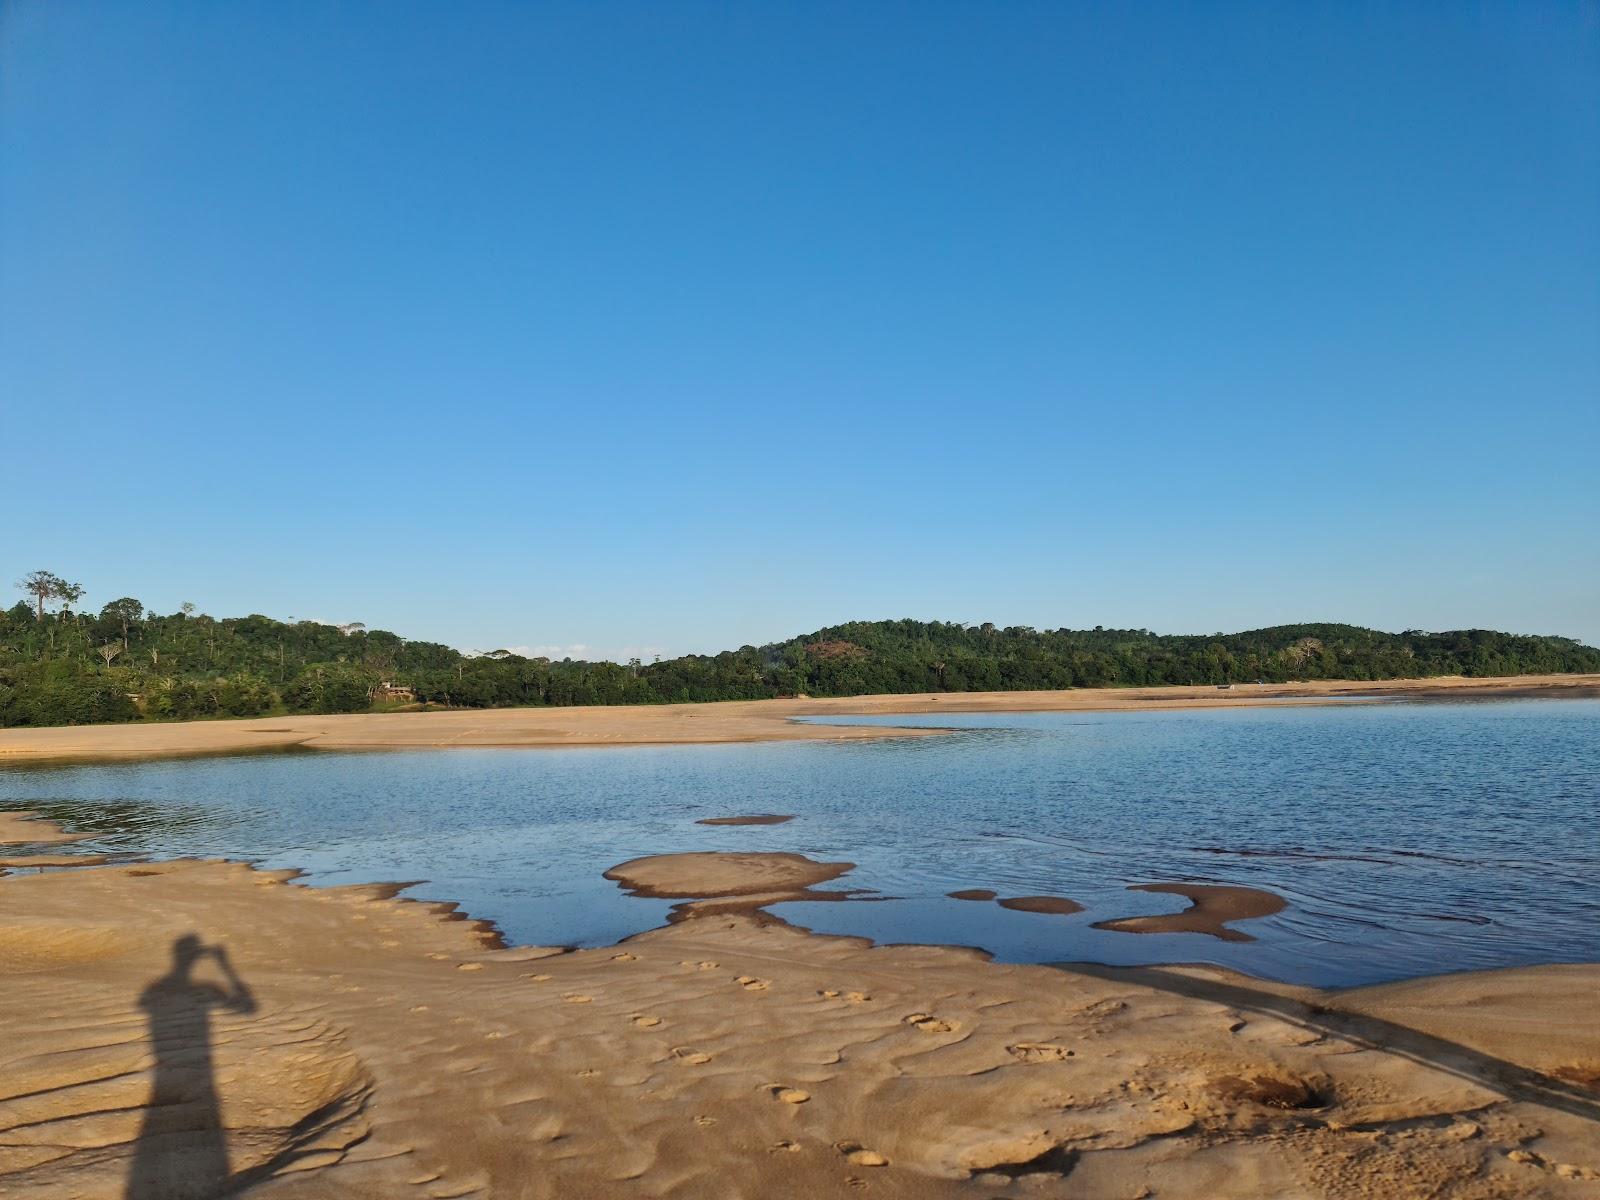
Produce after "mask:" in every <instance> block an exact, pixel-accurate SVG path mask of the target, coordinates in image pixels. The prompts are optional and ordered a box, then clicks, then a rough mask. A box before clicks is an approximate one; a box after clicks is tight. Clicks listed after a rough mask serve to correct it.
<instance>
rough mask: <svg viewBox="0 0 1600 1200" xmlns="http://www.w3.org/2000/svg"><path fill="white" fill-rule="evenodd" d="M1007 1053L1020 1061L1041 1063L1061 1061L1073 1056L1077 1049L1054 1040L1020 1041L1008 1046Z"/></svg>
mask: <svg viewBox="0 0 1600 1200" xmlns="http://www.w3.org/2000/svg"><path fill="white" fill-rule="evenodd" d="M1006 1053H1007V1054H1009V1055H1011V1057H1012V1058H1014V1059H1016V1060H1017V1061H1018V1062H1025V1063H1040V1062H1061V1061H1063V1060H1065V1059H1068V1058H1071V1057H1072V1056H1073V1055H1074V1054H1075V1053H1076V1051H1073V1050H1069V1049H1067V1048H1066V1047H1065V1046H1058V1045H1056V1043H1054V1042H1018V1043H1017V1044H1016V1045H1015V1046H1007V1047H1006Z"/></svg>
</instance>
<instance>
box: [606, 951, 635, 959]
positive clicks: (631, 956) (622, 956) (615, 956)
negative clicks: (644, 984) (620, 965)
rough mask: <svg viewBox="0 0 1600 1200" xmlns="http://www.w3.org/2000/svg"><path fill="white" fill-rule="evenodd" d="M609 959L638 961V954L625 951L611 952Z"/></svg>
mask: <svg viewBox="0 0 1600 1200" xmlns="http://www.w3.org/2000/svg"><path fill="white" fill-rule="evenodd" d="M611 961H612V962H638V961H639V956H638V955H637V954H629V953H627V952H626V951H624V952H623V953H621V954H613V955H612V956H611Z"/></svg>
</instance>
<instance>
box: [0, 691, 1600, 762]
mask: <svg viewBox="0 0 1600 1200" xmlns="http://www.w3.org/2000/svg"><path fill="white" fill-rule="evenodd" d="M1359 696H1382V697H1386V698H1388V699H1405V700H1449V699H1497V698H1515V697H1535V696H1600V675H1521V676H1512V677H1508V678H1503V679H1465V678H1456V677H1448V678H1437V679H1390V680H1381V681H1376V682H1369V681H1364V680H1323V681H1320V682H1316V683H1291V684H1235V685H1234V686H1232V687H1230V688H1227V689H1222V688H1217V687H1160V688H1076V689H1072V690H1068V691H1054V692H945V693H938V694H926V693H917V694H913V695H896V696H850V697H839V698H830V699H804V698H800V699H792V700H734V701H723V702H719V703H713V704H659V705H618V706H614V707H603V706H594V707H580V708H497V709H453V710H449V711H441V712H405V713H358V714H344V715H336V716H315V715H310V716H285V717H272V718H257V719H241V720H218V721H182V722H172V723H168V724H134V725H73V726H57V727H49V728H42V729H4V730H0V764H5V763H14V762H39V761H49V760H72V759H130V758H162V757H178V756H182V755H191V754H238V753H242V752H245V751H250V750H271V749H287V748H290V747H296V746H299V747H312V748H317V749H327V750H400V749H448V748H452V747H490V746H622V745H655V744H691V743H707V742H758V741H801V740H829V741H833V740H851V739H859V738H883V737H926V736H937V735H938V734H939V733H940V731H939V730H930V729H902V728H894V727H884V726H876V725H874V726H860V725H826V724H817V723H813V722H809V721H805V720H799V719H797V718H807V717H812V718H817V717H821V718H827V717H844V716H871V715H894V714H906V715H915V716H918V717H926V716H929V715H936V714H939V713H994V712H1072V711H1127V710H1147V711H1160V710H1165V709H1185V708H1234V707H1253V706H1261V705H1272V704H1286V703H1319V702H1321V703H1330V704H1331V703H1340V702H1342V701H1347V700H1350V699H1352V698H1355V697H1359Z"/></svg>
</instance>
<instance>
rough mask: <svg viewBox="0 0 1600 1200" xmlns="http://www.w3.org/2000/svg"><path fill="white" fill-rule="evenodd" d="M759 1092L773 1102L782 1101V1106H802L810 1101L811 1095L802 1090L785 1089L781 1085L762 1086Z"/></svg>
mask: <svg viewBox="0 0 1600 1200" xmlns="http://www.w3.org/2000/svg"><path fill="white" fill-rule="evenodd" d="M761 1090H762V1091H764V1092H766V1093H767V1094H768V1095H770V1096H771V1097H772V1098H773V1099H774V1100H779V1101H782V1102H783V1103H784V1104H804V1103H805V1102H806V1101H807V1100H809V1099H811V1093H810V1092H808V1091H806V1090H804V1089H803V1088H792V1087H787V1086H785V1085H784V1084H781V1083H768V1084H764V1085H762V1088H761Z"/></svg>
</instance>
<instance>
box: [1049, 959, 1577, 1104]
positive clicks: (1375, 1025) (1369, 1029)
mask: <svg viewBox="0 0 1600 1200" xmlns="http://www.w3.org/2000/svg"><path fill="white" fill-rule="evenodd" d="M1056 968H1057V969H1058V970H1062V971H1066V972H1068V973H1070V974H1076V975H1087V976H1090V977H1092V978H1095V979H1103V980H1108V981H1111V982H1117V983H1132V984H1139V985H1142V986H1144V987H1152V988H1159V989H1161V990H1162V991H1165V992H1170V993H1171V994H1172V995H1175V996H1185V997H1188V998H1190V999H1195V1000H1208V1001H1211V1002H1212V1003H1214V1004H1223V1005H1227V1006H1228V1007H1230V1008H1235V1009H1238V1010H1240V1011H1241V1012H1253V1013H1257V1014H1260V1015H1263V1016H1272V1017H1277V1018H1279V1019H1280V1020H1284V1021H1288V1022H1289V1023H1290V1024H1293V1025H1297V1026H1299V1027H1300V1028H1302V1029H1305V1030H1307V1031H1308V1032H1311V1033H1315V1034H1318V1035H1320V1036H1325V1037H1333V1038H1338V1039H1341V1040H1344V1041H1348V1042H1353V1043H1354V1044H1356V1045H1358V1046H1361V1047H1363V1048H1366V1049H1371V1050H1379V1051H1383V1052H1384V1053H1388V1054H1398V1055H1400V1056H1401V1057H1402V1058H1406V1059H1409V1060H1410V1061H1412V1062H1414V1063H1417V1064H1419V1065H1421V1066H1424V1067H1431V1068H1432V1069H1434V1070H1436V1071H1443V1072H1445V1073H1446V1074H1449V1075H1453V1076H1455V1077H1456V1078H1458V1079H1464V1080H1466V1081H1468V1082H1469V1083H1475V1084H1478V1085H1479V1086H1481V1087H1485V1088H1488V1089H1490V1090H1491V1091H1496V1092H1499V1093H1501V1094H1502V1095H1504V1096H1506V1097H1508V1098H1509V1099H1512V1100H1519V1101H1524V1102H1526V1103H1529V1104H1540V1105H1543V1106H1545V1107H1546V1108H1552V1109H1556V1110H1558V1111H1560V1112H1564V1113H1570V1114H1571V1115H1573V1116H1575V1117H1582V1118H1585V1119H1586V1120H1590V1121H1596V1122H1600V1094H1596V1092H1595V1091H1593V1090H1591V1089H1590V1088H1587V1087H1585V1086H1583V1084H1581V1083H1576V1082H1570V1081H1568V1080H1565V1079H1560V1078H1558V1077H1556V1076H1554V1075H1547V1074H1545V1073H1543V1072H1541V1071H1535V1070H1533V1069H1532V1068H1530V1067H1524V1066H1521V1065H1519V1064H1517V1063H1514V1062H1508V1061H1506V1060H1505V1059H1502V1058H1496V1057H1495V1056H1494V1055H1492V1054H1485V1053H1484V1052H1483V1051H1481V1050H1474V1049H1472V1048H1471V1047H1470V1046H1463V1045H1462V1044H1461V1043H1459V1042H1452V1041H1449V1040H1448V1039H1446V1038H1441V1037H1435V1036H1434V1035H1433V1034H1429V1033H1423V1032H1421V1031H1419V1030H1416V1029H1411V1028H1408V1027H1407V1026H1404V1025H1397V1024H1395V1023H1394V1022H1392V1021H1385V1020H1383V1019H1382V1018H1380V1017H1372V1016H1368V1015H1366V1014H1365V1013H1355V1012H1350V1011H1347V1010H1345V1009H1340V1008H1337V1007H1334V1006H1333V1005H1323V1004H1318V1003H1316V1002H1314V1001H1313V1002H1307V1001H1302V1000H1299V999H1296V998H1295V997H1293V996H1280V995H1278V994H1276V993H1275V992H1271V991H1268V990H1266V989H1257V988H1252V987H1250V986H1248V983H1247V982H1236V981H1232V980H1223V979H1215V978H1205V977H1201V976H1195V975H1189V974H1186V973H1184V972H1181V971H1171V970H1163V969H1162V968H1160V967H1108V966H1101V965H1099V964H1095V963H1060V964H1056ZM1336 995H1337V994H1336V993H1335V994H1331V995H1330V997H1329V998H1330V1000H1333V999H1336Z"/></svg>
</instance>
